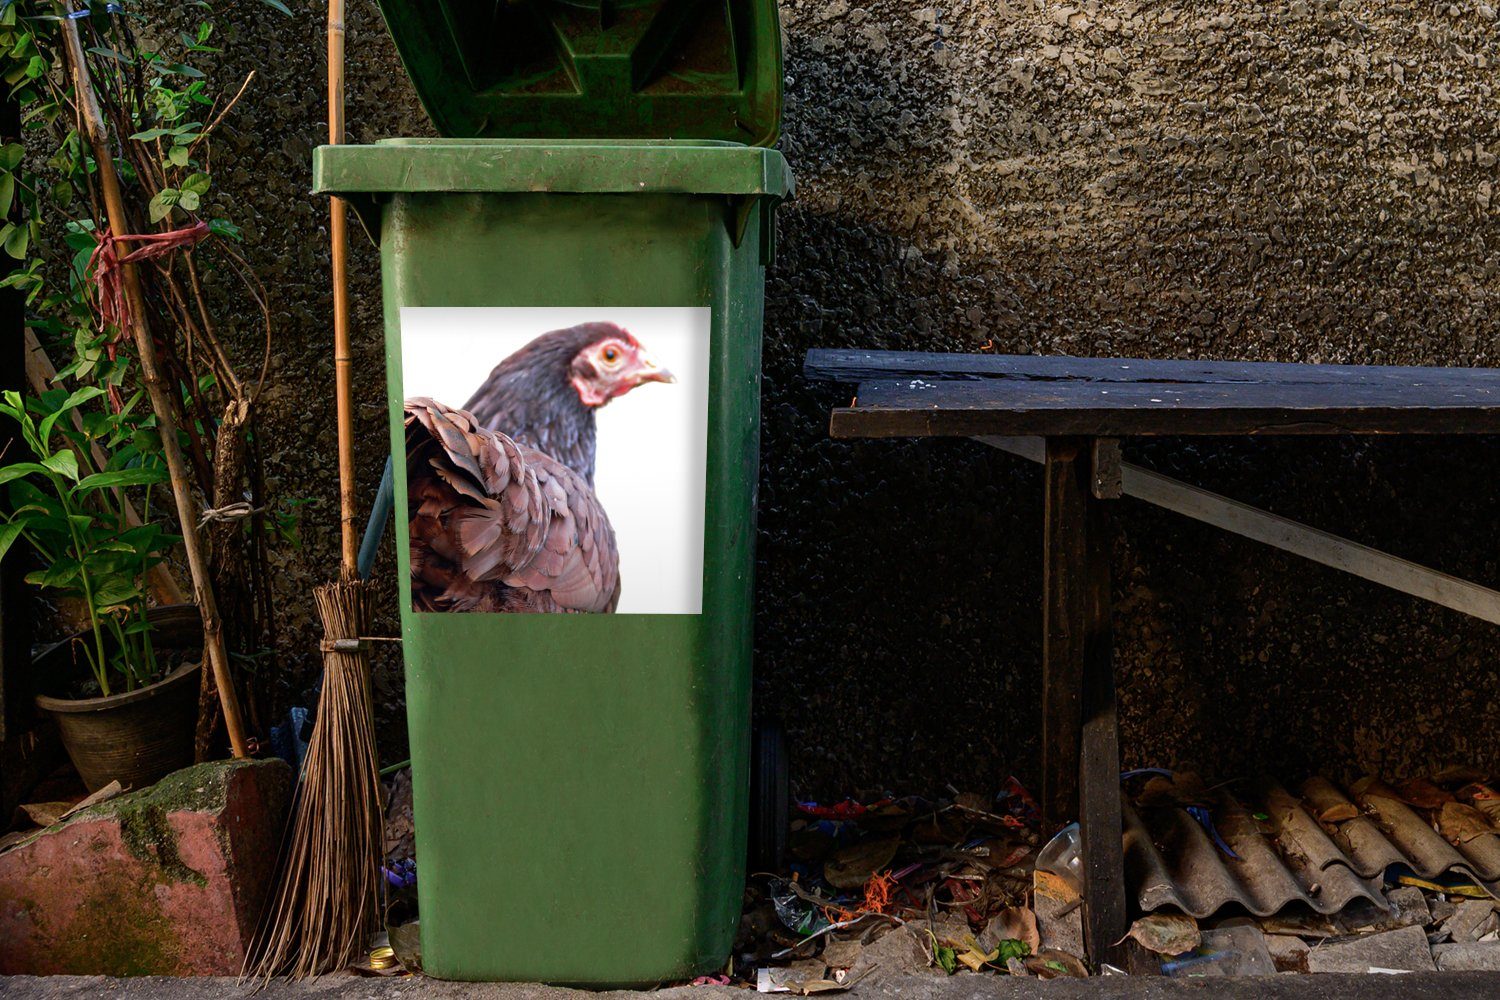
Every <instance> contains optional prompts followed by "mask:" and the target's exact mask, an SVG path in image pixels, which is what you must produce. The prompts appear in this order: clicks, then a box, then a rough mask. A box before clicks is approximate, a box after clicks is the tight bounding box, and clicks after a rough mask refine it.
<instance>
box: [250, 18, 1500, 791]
mask: <svg viewBox="0 0 1500 1000" xmlns="http://www.w3.org/2000/svg"><path fill="white" fill-rule="evenodd" d="M782 10H783V20H784V26H785V37H786V76H787V80H786V102H787V111H786V121H785V128H784V138H783V141H782V148H783V149H784V151H785V152H786V154H787V156H788V158H789V159H790V161H791V163H792V165H793V167H794V169H795V170H796V172H797V176H798V199H797V201H796V203H795V204H793V205H791V206H789V207H788V208H786V209H785V210H784V211H783V212H782V214H781V225H780V258H779V260H778V261H777V263H776V265H775V267H774V268H773V270H772V272H771V273H770V275H769V292H768V303H767V319H766V368H765V384H764V433H763V462H762V469H763V475H762V483H761V490H762V493H761V495H762V502H761V509H760V559H759V580H758V610H757V627H756V636H757V650H758V664H757V669H758V677H757V682H756V689H755V690H756V701H757V711H758V712H759V713H761V714H764V715H775V716H778V717H780V718H781V719H782V720H783V721H784V722H785V724H786V725H787V728H788V730H789V733H790V735H791V738H792V741H793V744H794V747H795V760H794V771H793V774H794V780H795V782H796V784H797V786H798V789H799V791H801V792H803V793H805V794H809V795H820V796H827V795H834V794H842V793H844V792H846V791H853V790H855V789H857V788H870V787H875V786H880V785H885V786H889V787H891V788H894V789H896V790H901V791H907V790H937V789H941V788H942V787H943V786H944V785H945V784H946V783H948V782H952V783H954V784H956V785H958V786H961V787H976V788H987V787H994V786H995V785H996V784H997V783H998V781H999V780H1001V779H1003V777H1004V776H1005V775H1006V774H1007V773H1010V772H1012V771H1014V772H1015V773H1017V774H1018V775H1019V776H1021V777H1022V778H1023V780H1026V781H1028V782H1030V781H1034V780H1035V777H1036V771H1037V765H1038V761H1039V749H1040V748H1039V745H1038V727H1037V724H1036V718H1037V708H1038V684H1039V668H1038V658H1039V650H1040V642H1039V635H1040V626H1041V615H1040V607H1039V589H1040V582H1041V581H1040V564H1039V559H1040V550H1041V540H1040V530H1041V522H1040V500H1041V496H1040V483H1039V476H1038V473H1037V471H1036V470H1035V469H1034V468H1032V467H1030V466H1027V465H1024V464H1023V463H1021V462H1020V461H1019V460H1016V459H1012V458H1009V457H1007V456H1005V455H1001V454H997V453H992V452H990V451H988V450H987V449H985V448H983V447H981V446H979V445H975V444H971V443H967V442H957V441H949V442H926V443H901V442H867V443H855V444H835V443H832V442H829V441H828V440H827V439H826V434H825V430H826V414H827V410H828V407H829V406H830V405H832V404H834V403H836V402H838V401H839V400H840V399H841V397H842V395H846V394H843V393H842V391H841V390H835V389H829V388H827V387H811V386H808V385H806V384H804V382H803V380H802V379H801V376H800V371H799V369H800V361H801V357H802V354H803V352H804V351H805V350H806V349H807V348H809V347H814V346H866V347H880V348H898V347H899V348H906V349H924V350H938V351H977V350H995V351H1001V352H1038V353H1072V354H1098V355H1103V354H1123V355H1144V356H1153V357H1214V358H1243V359H1260V360H1286V361H1330V362H1332V361H1339V362H1369V363H1401V364H1497V363H1500V358H1497V357H1496V336H1497V334H1500V225H1497V222H1500V202H1497V200H1496V191H1495V188H1496V185H1497V183H1500V167H1497V155H1500V132H1497V124H1500V95H1497V94H1496V92H1495V88H1496V85H1497V83H1500V71H1497V67H1496V61H1497V59H1500V48H1497V45H1496V38H1497V31H1500V23H1497V21H1496V15H1495V11H1494V9H1493V7H1492V6H1489V5H1486V4H1477V3H1471V2H1460V3H1453V4H1447V3H1422V2H1414V0H1388V2H1385V3H1381V4H1366V3H1352V2H1335V0H1294V2H1284V0H1276V2H1267V3H1249V2H1222V3H1211V4H1210V3H1195V2H1185V0H1179V2H1151V3H1145V2H1141V3H1125V2H1099V3H1079V4H1059V3H1052V2H1043V0H1039V2H1026V3H1021V2H1011V3H1005V2H999V0H993V2H985V3H946V4H933V5H931V6H923V5H921V4H920V3H917V2H902V0H878V2H874V3H868V4H858V5H855V4H849V3H845V2H843V0H833V2H810V0H809V2H803V0H793V2H785V3H783V5H782ZM349 26H350V34H349V51H350V53H351V65H350V81H349V94H350V101H351V106H350V116H349V117H350V127H351V133H352V136H351V137H352V138H353V139H354V140H356V141H372V140H374V139H377V138H381V137H385V136H393V135H410V134H429V132H430V129H429V126H428V125H427V123H426V120H425V118H424V117H423V115H422V113H421V111H420V108H419V107H418V106H417V104H416V102H415V99H414V97H413V96H412V94H411V92H410V88H409V85H408V84H407V81H406V79H405V77H404V74H403V73H402V72H401V70H400V67H399V64H398V63H397V61H396V59H395V57H394V52H393V49H392V47H391V45H390V44H389V41H388V40H387V39H386V38H385V37H384V31H383V27H382V26H381V24H380V21H379V17H378V13H377V12H376V10H375V8H374V6H373V4H371V3H369V2H368V0H358V2H356V3H355V4H354V5H353V10H352V11H351V14H350V21H349ZM321 52H322V25H321V21H320V19H319V16H318V15H317V14H316V13H315V12H314V13H309V14H307V15H306V16H299V18H298V19H296V20H294V21H292V22H290V23H289V22H287V21H286V20H285V19H282V18H278V17H277V16H276V15H274V14H269V13H267V14H264V15H262V14H260V13H253V14H250V15H249V17H248V19H247V20H245V21H243V22H242V24H241V27H240V28H239V29H238V32H237V36H236V38H235V39H234V40H233V41H232V44H231V45H230V54H229V55H228V56H227V57H226V65H225V72H226V74H230V73H233V72H236V71H238V72H241V73H242V72H244V71H245V70H247V69H248V68H250V67H251V66H255V67H257V68H258V69H259V71H260V76H259V79H258V81H257V83H256V85H255V88H254V90H253V91H252V98H251V99H250V100H248V101H247V102H246V104H244V105H242V108H243V111H242V112H239V113H237V126H238V129H239V132H238V138H237V140H236V143H237V150H236V151H235V153H234V154H233V155H234V156H235V157H236V158H237V160H238V162H237V165H236V166H235V167H234V168H233V169H232V171H231V173H230V181H229V188H230V194H231V195H232V199H233V201H234V203H235V204H234V206H233V207H234V210H235V212H236V213H237V215H238V216H239V217H240V218H242V219H246V220H247V221H249V222H250V225H247V231H248V232H249V233H250V236H251V242H252V244H253V246H252V250H253V253H254V256H255V259H257V260H258V261H260V262H261V263H262V266H263V267H264V268H265V270H266V271H267V274H268V276H269V277H270V279H271V280H272V282H274V286H275V287H274V294H275V296H276V300H277V306H276V308H277V321H278V331H277V336H278V353H277V371H276V377H277V386H276V389H275V390H274V395H273V396H272V397H271V398H270V399H269V400H268V401H267V405H268V423H267V426H266V427H265V429H264V434H265V439H266V440H267V441H268V442H270V451H271V460H272V465H273V468H272V470H271V471H272V473H273V481H274V484H275V488H276V489H277V490H278V491H279V493H280V495H282V496H283V497H310V498H314V499H316V500H317V501H318V502H319V503H318V505H317V506H316V507H315V508H314V509H313V511H312V512H311V513H310V514H309V515H308V517H309V524H308V526H307V530H306V537H307V545H306V548H305V550H304V551H302V552H293V553H288V554H286V555H285V556H284V562H283V568H284V570H285V575H284V576H283V577H282V581H281V584H282V587H283V592H282V595H281V596H282V604H283V607H284V608H285V609H286V612H287V620H288V626H289V627H288V628H287V629H286V630H285V632H284V637H283V639H284V646H285V650H284V653H285V656H284V664H283V665H284V672H283V679H282V686H283V689H284V690H283V694H284V695H285V696H287V697H290V696H292V695H294V694H296V693H297V692H299V691H300V690H301V689H302V688H304V687H305V686H306V685H308V684H309V683H311V682H312V681H313V680H314V679H315V677H316V669H317V657H316V653H315V650H316V637H317V632H316V626H315V624H314V616H313V612H312V608H311V601H310V594H309V590H310V587H311V585H312V584H313V583H314V582H316V581H317V580H319V579H321V578H322V577H324V576H325V575H328V574H329V573H331V572H332V570H333V568H334V567H335V565H336V555H337V546H336V540H335V538H334V537H333V532H334V528H335V526H336V517H335V516H334V510H335V507H336V491H335V486H334V480H335V472H334V469H335V466H334V456H333V419H332V409H331V391H330V387H331V374H330V368H329V365H328V356H329V351H328V341H329V334H328V332H327V321H326V317H327V315H328V294H327V290H326V286H327V277H326V250H325V242H324V241H325V240H326V234H325V208H324V206H323V205H322V204H320V203H319V202H318V201H317V200H316V199H313V198H311V197H310V196H308V195H307V194H306V192H307V189H308V186H309V183H310V178H309V166H308V160H309V154H310V149H311V147H312V145H314V144H315V143H317V142H318V141H321V138H320V137H321V135H322V127H321V124H320V122H321V114H322V112H321V100H322V84H321V79H322V71H323V69H322V62H321ZM355 275H356V284H355V303H356V319H357V331H358V345H359V346H358V351H359V378H358V385H357V388H358V390H359V392H360V394H361V399H362V402H361V406H360V414H359V419H360V424H361V428H362V432H363V435H364V440H366V441H369V442H372V445H371V446H370V447H367V448H365V449H364V451H363V453H362V455H361V472H362V476H363V478H364V480H365V482H366V483H368V484H369V487H370V489H371V490H373V486H374V483H375V481H376V479H377V477H378V474H379V461H380V459H381V458H382V457H383V456H382V455H381V454H380V453H379V451H378V449H377V448H376V447H375V446H374V445H373V443H374V442H379V441H382V440H383V437H384V433H385V432H384V408H383V402H382V400H383V391H384V390H383V384H384V383H383V377H384V376H383V371H382V354H381V347H380V344H381V332H380V321H379V283H378V264H377V261H376V258H375V255H374V253H373V252H372V251H371V250H370V249H369V248H368V246H367V245H365V244H363V243H361V245H360V247H359V248H358V253H357V254H356V256H355ZM247 343H248V341H247ZM1127 453H1128V455H1130V456H1131V457H1133V458H1134V459H1135V460H1138V461H1142V462H1144V463H1146V464H1150V465H1153V466H1155V467H1158V468H1162V469H1164V470H1166V471H1168V472H1171V473H1172V474H1175V475H1180V476H1182V477H1184V478H1187V479H1189V480H1190V481H1193V482H1197V483H1201V484H1203V485H1206V486H1208V487H1210V488H1213V489H1216V490H1220V491H1222V492H1226V493H1229V494H1231V495H1233V496H1236V497H1238V498H1241V499H1244V500H1247V501H1249V502H1253V503H1257V504H1262V505H1265V506H1268V507H1270V508H1271V509H1274V510H1276V511H1277V512H1280V513H1284V514H1287V515H1289V516H1293V517H1297V518H1302V519H1305V520H1307V521H1309V522H1311V523H1314V524H1316V525H1318V526H1320V527H1324V528H1328V529H1330V530H1335V531H1338V532H1342V533H1345V534H1347V535H1349V536H1351V537H1354V538H1357V539H1359V540H1361V541H1365V542H1368V543H1371V544H1375V545H1379V546H1382V547H1386V548H1388V549H1390V550H1392V551H1394V552H1397V553H1399V554H1401V555H1404V556H1407V557H1409V558H1413V559H1417V560H1419V561H1424V562H1428V563H1430V564H1432V565H1435V566H1438V567H1440V568H1442V569H1445V570H1448V571H1450V572H1453V573H1457V574H1460V575H1464V576H1469V577H1472V578H1475V579H1477V580H1479V581H1481V582H1484V583H1487V584H1490V585H1497V584H1500V560H1497V556H1500V551H1497V546H1496V542H1495V539H1494V532H1493V528H1492V526H1493V525H1494V524H1495V523H1496V521H1497V519H1500V501H1497V499H1496V497H1495V490H1494V488H1493V479H1494V476H1493V472H1492V470H1493V469H1495V468H1496V459H1497V458H1500V447H1497V445H1496V443H1495V442H1493V441H1489V440H1468V441H1454V440H1443V439H1423V440H1410V441H1377V442H1365V443H1356V442H1348V441H1337V440H1320V441H1308V442H1287V443H1271V442H1255V443H1252V442H1244V441H1238V442H1223V443H1215V444H1212V445H1202V444H1200V445H1196V446H1194V445H1192V444H1189V443H1183V442H1158V443H1155V444H1151V445H1150V446H1139V445H1130V446H1127ZM1119 522H1120V524H1121V529H1122V530H1121V538H1120V540H1119V542H1118V544H1117V546H1116V565H1117V569H1118V573H1117V578H1116V594H1115V597H1116V600H1117V610H1118V616H1117V626H1116V628H1117V634H1118V639H1119V652H1118V665H1119V670H1120V676H1121V690H1122V697H1123V699H1124V721H1125V735H1124V747H1125V755H1126V758H1127V762H1128V763H1130V764H1148V763H1149V764H1190V765H1196V766H1200V767H1203V768H1204V769H1206V770H1208V771H1210V772H1212V773H1213V774H1215V775H1216V776H1218V777H1221V778H1232V777H1235V776H1237V775H1241V774H1248V773H1253V772H1255V771H1258V770H1260V769H1269V770H1271V771H1273V772H1275V773H1277V774H1280V775H1282V776H1284V777H1288V778H1290V777H1295V775H1296V773H1298V772H1300V771H1301V770H1303V769H1307V768H1311V767H1322V768H1325V769H1328V770H1331V771H1332V772H1334V773H1344V774H1347V773H1350V772H1354V771H1357V770H1358V769H1360V768H1363V767H1382V768H1384V769H1386V770H1387V771H1389V772H1392V773H1399V772H1405V771H1411V770H1419V769H1421V768H1424V767H1426V766H1428V765H1429V764H1430V763H1432V762H1435V761H1446V760H1464V761H1471V762H1479V763H1482V764H1484V765H1487V766H1490V767H1497V766H1500V745H1497V739H1496V737H1495V736H1494V729H1493V726H1492V724H1491V721H1492V713H1493V706H1494V705H1495V704H1496V703H1497V701H1500V674H1497V670H1496V662H1497V653H1500V633H1497V631H1496V630H1495V629H1494V628H1493V627H1491V626H1488V625H1484V624H1482V623H1478V622H1473V621H1469V620H1466V619H1464V618H1463V617H1462V616H1459V615H1457V614H1454V613H1450V612H1447V611H1444V610H1441V609H1437V608H1433V607H1429V606H1425V605H1422V604H1419V603H1418V602H1416V601H1414V600H1410V599H1407V598H1405V597H1402V596H1400V595H1395V594H1391V593H1388V592H1385V591H1383V590H1380V589H1379V588H1376V587H1374V586H1372V585H1366V584H1364V583H1361V582H1359V581H1355V580H1352V579H1348V578H1344V577H1342V576H1339V575H1337V574H1335V573H1334V572H1332V571H1329V570H1324V569H1321V568H1318V567H1314V566H1311V565H1309V564H1306V563H1303V562H1300V561H1297V560H1294V559H1292V558H1291V557H1283V556H1281V555H1278V554H1275V553H1271V552H1269V551H1266V550H1263V549H1261V548H1258V547H1256V546H1255V545H1253V544H1252V543H1249V542H1244V541H1240V540H1236V539H1233V538H1230V537H1227V536H1224V535H1222V534H1219V533H1216V532H1215V531H1213V530H1212V529H1209V528H1206V527H1202V526H1199V525H1196V524H1193V523H1190V522H1185V521H1183V520H1181V519H1177V518H1174V517H1173V516H1172V515H1169V514H1165V513H1162V512H1157V511H1153V510H1151V509H1149V508H1146V507H1144V506H1143V505H1140V504H1137V503H1136V502H1134V501H1123V502H1122V503H1121V506H1120V508H1119ZM381 568H382V572H383V574H384V583H383V591H382V594H383V601H384V607H385V613H384V623H383V624H384V627H386V628H394V622H393V619H394V586H393V583H392V581H391V572H392V568H393V567H392V563H391V560H390V559H389V555H388V554H387V556H386V557H385V559H384V562H383V564H382V567H381ZM397 670H398V666H397V665H396V664H394V663H393V662H391V661H390V660H389V659H386V660H385V661H384V662H383V665H382V669H381V684H380V687H381V693H382V698H381V700H382V704H383V706H384V709H383V711H384V717H385V721H384V724H383V728H382V736H383V738H384V740H385V753H384V755H385V756H386V757H387V758H390V759H397V758H399V757H401V756H404V752H403V751H404V746H403V743H402V741H403V740H404V733H403V730H402V726H401V720H400V716H399V684H400V681H399V674H398V673H397Z"/></svg>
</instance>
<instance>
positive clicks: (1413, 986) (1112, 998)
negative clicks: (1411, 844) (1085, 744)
mask: <svg viewBox="0 0 1500 1000" xmlns="http://www.w3.org/2000/svg"><path fill="white" fill-rule="evenodd" d="M252 995H253V996H254V997H255V998H256V1000H583V998H586V997H590V996H598V997H601V998H610V1000H630V998H635V1000H644V998H646V997H647V996H649V997H650V998H651V1000H746V998H747V996H749V995H750V994H749V993H748V991H745V990H738V989H731V988H729V987H718V986H703V987H691V986H677V987H672V988H670V989H664V990H656V991H652V992H650V993H649V994H647V993H644V992H640V993H638V992H630V991H617V992H611V993H600V994H588V993H584V992H582V991H578V990H569V989H562V988H560V987H553V986H538V985H535V984H530V983H449V982H443V981H441V980H437V979H427V978H424V977H421V976H415V977H405V978H400V979H365V978H358V977H354V976H329V977H324V978H322V979H317V980H313V981H311V982H305V983H284V982H274V983H271V984H269V985H267V986H265V987H264V988H262V989H261V990H260V991H259V992H256V991H255V990H254V988H253V987H251V986H241V985H239V984H238V983H236V982H235V981H234V980H233V979H166V978H160V977H143V978H140V979H106V978H102V977H96V976H50V977H34V976H12V977H0V996H5V997H17V998H27V1000H33V998H34V1000H95V998H100V1000H104V998H108V1000H210V998H212V1000H219V998H223V997H245V998H247V1000H248V998H250V997H251V996H252ZM848 995H849V996H851V997H857V998H858V1000H1032V998H1044V1000H1083V998H1087V1000H1176V998H1179V997H1185V998H1194V1000H1200V998H1202V1000H1207V998H1210V997H1211V998H1212V1000H1346V998H1348V1000H1353V998H1358V1000H1455V998H1456V1000H1467V998H1470V997H1473V998H1476V1000H1477V998H1487V1000H1488V998H1494V997H1500V974H1497V973H1488V972H1441V973H1413V974H1410V975H1402V976H1382V975H1365V976H1305V975H1293V974H1283V975H1278V976H1262V977H1251V978H1244V979H1223V978H1215V979H1198V980H1188V981H1179V980H1171V979H1162V978H1159V977H1129V976H1108V977H1104V978H1100V979H1089V980H1076V979H1072V980H1069V979H1058V980H1052V981H1050V982H1040V981H1038V980H1034V979H1006V978H1001V977H996V976H984V977H980V976H956V977H954V978H952V979H935V978H933V977H932V976H911V977H891V978H888V979H884V980H881V981H879V982H865V983H860V984H859V985H858V986H856V987H855V989H853V990H851V991H850V993H849V994H848ZM788 996H789V994H788Z"/></svg>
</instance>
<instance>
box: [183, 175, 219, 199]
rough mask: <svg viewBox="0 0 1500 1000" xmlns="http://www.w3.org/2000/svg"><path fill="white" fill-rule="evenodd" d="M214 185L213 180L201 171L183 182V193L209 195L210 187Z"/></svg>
mask: <svg viewBox="0 0 1500 1000" xmlns="http://www.w3.org/2000/svg"><path fill="white" fill-rule="evenodd" d="M212 183H213V181H212V179H211V178H210V177H209V176H208V175H207V174H205V173H204V172H203V171H201V170H200V171H198V172H196V173H192V174H189V175H188V176H187V178H186V179H185V180H184V181H183V182H182V193H183V194H187V193H189V192H192V193H193V194H196V195H204V194H207V193H208V188H209V185H210V184H212Z"/></svg>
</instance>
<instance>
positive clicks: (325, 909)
mask: <svg viewBox="0 0 1500 1000" xmlns="http://www.w3.org/2000/svg"><path fill="white" fill-rule="evenodd" d="M328 141H329V144H330V145H338V144H340V143H342V142H343V141H344V4H343V0H329V4H328ZM329 211H330V225H329V235H330V239H331V243H332V246H331V258H332V265H333V268H332V270H333V342H334V384H335V394H336V396H337V399H338V442H339V513H340V543H341V545H340V555H341V560H340V561H341V569H342V571H341V574H340V577H341V578H340V579H339V580H338V582H336V583H329V584H325V585H323V586H322V587H319V588H317V590H316V591H314V594H315V596H316V599H317V603H318V615H319V617H321V618H322V620H323V634H324V638H323V643H322V649H323V693H322V696H321V697H320V698H319V699H318V714H317V717H316V719H315V721H314V723H313V734H312V739H311V740H310V741H309V743H308V747H307V756H306V758H304V760H303V765H302V768H303V770H302V780H301V783H300V784H299V785H298V788H297V795H296V798H295V800H294V802H293V804H292V820H291V828H290V830H289V833H288V840H287V841H286V842H285V843H284V844H283V854H282V859H281V866H280V867H281V878H280V882H279V884H278V886H277V887H276V894H275V897H274V899H273V901H272V903H271V905H270V906H269V907H268V909H267V911H266V916H265V918H264V919H263V921H262V925H261V930H260V932H259V933H258V934H257V935H256V941H255V943H254V945H253V946H252V948H251V952H250V955H249V956H248V957H247V971H248V972H249V973H250V974H252V975H255V976H257V977H270V976H274V975H283V974H284V975H288V976H292V977H296V978H301V977H306V976H314V975H320V974H322V973H326V972H335V971H338V970H339V969H342V968H345V967H346V966H348V965H349V964H350V963H351V962H353V961H354V960H355V959H356V958H357V957H358V956H359V955H360V954H361V952H362V951H363V949H364V946H365V943H366V941H367V940H368V937H369V935H370V934H371V933H372V932H373V931H374V930H375V929H376V928H377V927H378V926H379V921H380V886H381V881H380V856H381V847H382V843H383V840H384V827H383V816H382V809H381V803H380V797H381V794H380V766H379V763H378V761H377V759H376V756H375V727H374V713H373V711H372V710H371V699H370V667H369V662H368V654H367V650H366V646H365V640H364V639H363V638H361V637H362V636H364V635H366V634H367V628H366V626H367V624H368V622H369V618H370V599H369V593H368V592H367V591H366V589H365V587H364V583H363V581H361V580H360V579H359V578H358V571H357V559H358V548H357V544H356V540H355V534H354V531H355V512H354V403H353V391H352V388H351V371H350V369H351V366H352V358H351V354H350V349H349V290H348V281H347V272H348V227H347V219H346V216H345V206H344V203H343V202H342V201H341V200H340V199H338V198H334V199H332V201H331V204H330V207H329Z"/></svg>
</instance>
